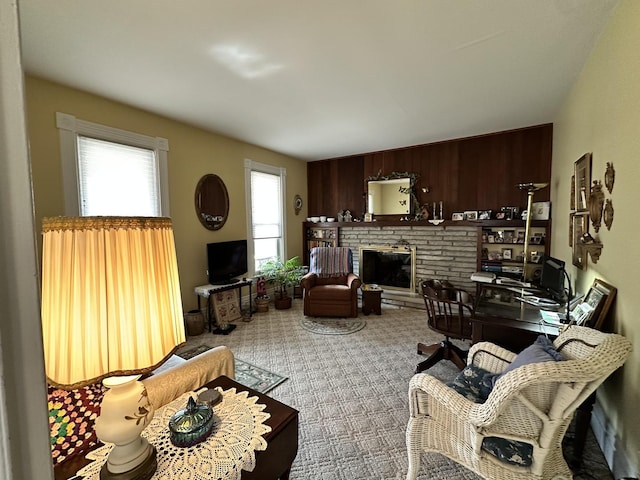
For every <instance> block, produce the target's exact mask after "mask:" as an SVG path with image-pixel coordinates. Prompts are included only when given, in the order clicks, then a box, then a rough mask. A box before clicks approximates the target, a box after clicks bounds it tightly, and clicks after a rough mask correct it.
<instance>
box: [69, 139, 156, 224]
mask: <svg viewBox="0 0 640 480" xmlns="http://www.w3.org/2000/svg"><path fill="white" fill-rule="evenodd" d="M78 182H79V185H78V187H79V192H80V214H81V215H83V216H96V215H122V216H147V217H154V216H160V215H161V210H162V209H161V204H160V193H159V191H160V180H159V172H158V162H157V161H156V157H155V152H154V150H152V149H146V148H139V147H133V146H130V145H125V144H121V143H115V142H109V141H105V140H98V139H96V138H91V137H86V136H82V135H78Z"/></svg>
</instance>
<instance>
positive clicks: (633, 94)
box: [0, 1, 640, 478]
mask: <svg viewBox="0 0 640 480" xmlns="http://www.w3.org/2000/svg"><path fill="white" fill-rule="evenodd" d="M8 3H10V2H8ZM3 8H5V6H3ZM3 13H4V12H3ZM638 22H640V7H639V6H638V5H637V4H636V3H635V2H633V1H623V2H620V3H619V4H618V5H617V7H616V8H615V9H614V11H613V14H612V16H611V18H610V19H609V21H608V23H607V25H606V27H605V28H604V30H603V31H602V32H601V34H600V36H599V38H598V40H597V43H596V44H595V45H594V47H593V49H592V51H591V54H590V56H589V58H588V61H587V62H586V63H585V65H584V67H583V68H582V70H581V71H580V72H576V80H575V82H574V84H573V87H572V88H571V90H570V92H569V94H568V95H566V96H565V97H564V98H562V99H560V100H559V103H558V110H557V114H556V115H555V116H554V118H553V119H552V121H553V129H554V133H553V140H554V142H553V163H552V171H551V179H550V186H549V189H550V199H551V202H552V205H553V212H552V219H553V228H552V236H551V250H552V252H554V255H555V256H557V257H559V258H563V259H565V260H567V262H568V263H569V264H570V263H571V262H570V259H571V256H572V252H571V247H570V246H569V244H568V242H567V238H568V232H569V215H568V212H569V205H570V201H569V197H570V191H571V189H570V185H571V183H570V182H571V177H572V175H573V168H574V162H575V161H576V160H578V159H579V158H580V157H581V156H582V155H583V154H584V153H585V152H592V153H593V165H592V172H593V173H592V175H593V178H594V179H603V177H604V172H605V168H606V163H607V162H613V164H614V165H615V169H616V172H617V174H618V176H617V180H616V184H615V190H614V191H613V194H612V198H613V200H614V206H615V208H616V209H617V210H618V213H617V215H616V218H618V221H616V222H614V223H613V225H612V228H611V229H610V230H608V229H605V228H603V229H601V230H600V232H599V235H598V238H599V240H600V241H601V242H602V243H603V245H604V249H603V251H602V255H601V258H600V260H599V261H598V263H597V264H595V263H592V262H590V263H589V264H588V267H587V269H585V270H580V269H578V268H572V269H571V270H570V271H569V274H570V276H571V278H572V281H573V283H574V288H575V290H576V291H579V292H586V290H587V289H588V287H589V286H590V285H591V283H592V282H593V280H594V279H595V278H601V279H604V280H605V281H607V282H609V283H611V284H612V285H615V286H616V287H617V288H618V297H617V301H616V304H615V306H614V309H613V312H612V315H611V316H610V319H609V322H608V325H607V326H606V327H607V329H609V330H611V331H615V332H618V333H621V334H623V335H625V336H627V337H628V338H629V339H631V340H632V341H634V340H635V338H636V337H637V336H638V332H640V329H639V328H638V327H637V326H636V322H635V315H634V314H635V313H636V312H638V311H640V299H639V298H638V296H637V294H636V291H635V290H636V289H635V287H636V285H637V279H636V273H635V272H634V269H635V268H637V267H638V266H639V265H640V254H639V253H638V251H637V250H633V249H630V248H629V245H630V242H631V241H633V238H634V235H635V234H636V232H637V228H636V227H634V226H633V223H632V221H630V220H628V219H629V218H634V217H633V216H631V215H627V213H626V212H627V211H628V210H630V209H632V208H634V206H635V205H637V204H638V198H639V195H638V191H637V188H635V186H636V185H638V184H639V180H640V168H639V167H638V163H637V161H636V159H637V158H638V155H639V154H640V140H639V139H638V135H637V132H636V130H637V128H636V125H638V123H639V120H640V118H638V117H639V115H640V114H639V113H638V112H640V109H639V108H638V105H637V98H640V87H638V82H637V78H638V75H639V72H640V64H639V63H638V61H637V56H636V55H635V52H634V50H633V46H634V45H637V44H639V43H640V38H639V35H640V34H639V33H638V32H637V30H636V29H635V25H637V24H638ZM3 35H4V33H3ZM3 43H4V42H3ZM10 44H11V42H10ZM13 44H14V45H15V40H14V42H13ZM3 48H5V47H4V46H3ZM2 67H3V75H4V72H5V71H7V70H5V69H4V67H5V65H4V64H3V65H2ZM20 75H21V73H20V72H18V73H17V74H16V75H15V76H13V77H10V78H9V80H4V79H3V80H2V82H3V91H6V92H12V93H13V92H15V88H16V87H15V84H16V83H20V81H19V78H20ZM11 79H13V81H14V83H9V84H5V82H7V81H10V80H11ZM16 79H18V80H17V81H16ZM24 85H25V86H24V93H25V101H26V104H25V106H24V114H25V118H26V120H25V122H26V125H27V127H26V130H25V131H24V135H23V136H22V138H23V140H24V139H25V137H28V141H29V150H30V151H29V157H26V156H25V154H24V153H18V154H16V151H17V152H20V147H17V148H16V150H11V149H10V146H11V142H15V141H17V140H16V139H18V140H19V139H20V134H18V135H16V134H15V133H14V131H13V130H12V129H9V128H7V129H6V130H5V131H4V132H3V137H2V139H3V140H6V141H4V142H0V143H4V144H5V147H3V148H5V149H8V150H6V152H7V155H6V156H5V155H4V154H3V158H10V159H11V160H9V162H10V163H12V162H21V163H20V164H21V165H22V166H23V167H26V166H30V169H31V174H32V188H33V189H32V190H31V180H27V181H26V182H25V180H24V177H22V175H23V173H14V172H13V170H9V169H8V170H7V173H8V174H7V175H4V173H5V172H4V170H3V175H1V177H2V180H0V186H1V187H2V188H1V189H0V190H2V191H3V192H9V195H10V198H9V199H7V198H6V196H5V197H3V210H2V212H3V213H2V214H1V215H2V216H1V217H0V220H2V223H3V225H6V226H7V228H8V230H13V231H15V232H16V235H19V236H18V237H17V240H18V241H17V242H16V241H14V242H13V243H20V242H24V243H25V244H26V245H28V244H29V242H33V238H39V231H40V222H41V219H42V218H43V217H45V216H54V215H60V214H62V213H63V212H64V196H63V194H62V191H63V188H62V174H61V168H60V160H59V155H60V154H59V144H58V131H57V128H56V125H55V113H56V112H65V113H70V114H73V115H75V116H76V117H78V118H82V119H85V120H91V121H94V122H96V123H102V124H107V125H113V126H117V127H118V128H122V129H127V130H132V131H136V132H139V133H143V134H147V135H151V136H160V137H164V138H168V139H169V140H170V155H171V162H175V163H171V164H170V166H169V178H170V180H169V181H170V201H171V216H172V217H173V220H174V228H175V237H176V243H177V248H178V259H179V267H180V275H181V282H182V297H183V302H184V307H185V310H188V309H191V308H193V307H194V305H195V302H196V298H195V295H194V293H193V287H194V286H196V285H200V284H202V283H206V282H205V281H206V276H205V271H204V270H205V267H204V265H205V263H206V251H205V245H206V243H208V242H209V241H212V240H215V241H224V240H233V239H237V238H240V237H243V236H244V235H245V232H246V217H245V194H244V171H243V168H244V167H243V164H242V161H243V160H244V159H246V158H249V159H252V160H254V161H258V162H262V163H266V164H271V165H276V166H280V167H284V168H286V169H287V202H286V208H287V212H286V215H287V232H286V237H287V253H288V256H293V255H299V254H301V252H302V235H301V222H302V221H303V220H304V218H305V217H306V216H307V210H306V205H304V206H303V209H302V211H301V212H300V213H299V215H296V214H295V211H294V210H295V209H294V204H293V198H294V196H295V195H296V194H299V195H300V196H301V197H302V198H303V199H305V200H306V199H307V198H308V192H307V164H306V162H304V161H302V160H299V159H297V158H293V157H291V156H288V155H284V154H280V153H276V152H274V151H271V150H269V149H266V148H261V147H258V146H255V145H252V144H249V143H245V142H242V141H239V140H234V139H231V138H229V137H226V136H223V135H219V134H216V133H213V132H210V131H207V130H204V129H201V128H195V127H192V126H190V125H188V124H185V123H182V122H180V121H177V120H173V119H170V118H167V117H163V116H160V115H157V114H152V113H150V112H148V111H143V110H140V109H136V108H134V107H131V106H129V105H126V104H123V103H119V102H116V101H113V100H110V99H107V98H104V97H100V96H97V95H94V94H91V93H89V92H87V91H82V90H77V89H74V88H72V87H69V86H65V85H61V84H58V83H55V82H52V81H50V80H47V79H45V78H42V77H39V76H34V75H30V74H27V76H26V78H25V84H24ZM5 87H6V88H5ZM9 87H11V88H9ZM17 96H18V97H20V95H17ZM4 105H5V103H4V102H3V110H4V109H5V107H4ZM6 108H7V112H8V115H5V116H6V117H7V118H13V119H16V120H18V119H19V118H20V115H22V114H21V113H20V112H21V110H22V109H21V108H17V110H15V111H14V110H13V109H9V108H10V107H6ZM16 112H18V113H16ZM16 115H17V116H16ZM18 123H19V122H18ZM541 123H542V122H541ZM12 128H15V127H12ZM485 133H493V132H485ZM3 153H4V152H3ZM3 162H4V160H3ZM12 164H13V163H12ZM13 165H15V164H13ZM3 168H5V167H3ZM7 168H8V167H7ZM207 173H216V174H217V175H219V176H220V177H221V178H222V179H223V180H224V182H225V184H226V186H227V189H228V191H229V197H230V198H229V199H230V215H229V219H228V220H227V223H226V224H225V227H224V228H223V229H222V230H220V231H219V232H215V233H214V234H212V233H211V232H209V231H206V230H205V229H203V228H202V226H201V225H200V223H199V222H198V220H197V218H196V216H195V214H194V210H193V192H194V189H195V186H196V184H197V181H198V179H199V178H200V177H201V176H202V175H205V174H207ZM523 180H524V181H527V180H530V179H523ZM21 189H24V190H22V191H21ZM16 192H17V193H16ZM25 192H29V194H28V195H25ZM31 192H32V195H33V211H32V208H31V206H30V205H29V202H30V200H29V198H30V193H31ZM14 195H15V197H14ZM14 198H16V199H19V201H14ZM5 201H6V202H5ZM16 203H17V204H18V205H16ZM306 203H307V202H305V204H306ZM5 204H6V205H7V209H8V210H5ZM331 213H334V212H331ZM25 218H27V219H31V218H32V219H33V224H34V225H33V226H31V227H30V229H31V231H29V230H27V231H26V232H25V231H24V228H25V226H24V223H25ZM26 223H31V222H29V221H27V222H26ZM3 235H4V234H3ZM32 245H33V243H32ZM37 245H39V241H38V243H37ZM34 249H35V250H36V251H39V249H38V247H37V246H35V245H34ZM25 255H26V256H29V255H30V254H29V253H28V250H27V253H26V254H25V251H24V250H23V249H22V247H18V246H15V247H12V246H11V245H9V243H8V244H7V246H6V247H3V250H2V260H3V262H2V263H3V265H5V264H6V265H9V268H8V269H7V271H6V272H4V274H5V277H3V283H2V285H3V288H2V290H3V291H4V293H3V295H6V296H3V298H2V300H3V302H2V303H3V306H2V307H1V308H2V316H3V318H5V319H11V320H10V321H8V322H6V324H5V322H4V321H3V324H5V325H3V326H2V340H3V341H2V345H3V350H2V358H3V364H4V367H3V368H4V370H5V373H6V379H7V380H6V381H7V385H8V386H7V391H5V393H4V397H5V398H6V400H5V401H4V404H6V405H7V406H8V407H9V408H8V411H9V412H13V411H17V408H18V405H19V404H20V402H21V400H19V398H28V399H29V400H28V402H29V405H30V406H31V409H36V410H37V409H39V408H40V405H41V403H42V402H43V394H42V392H41V391H40V389H39V387H37V388H36V387H33V386H31V387H28V386H25V385H24V383H26V382H23V381H22V378H26V377H28V376H32V377H33V376H36V377H39V376H42V365H33V366H30V364H32V363H37V362H34V359H33V358H32V357H33V355H32V353H31V352H33V351H37V349H38V348H39V346H38V343H37V336H36V337H35V339H34V337H33V336H32V335H30V332H32V331H33V330H34V329H35V328H38V325H39V319H38V318H37V316H38V311H39V310H38V306H37V305H34V304H36V303H37V302H36V299H37V295H35V294H34V292H35V291H37V288H38V284H37V282H35V277H36V276H37V275H35V276H34V275H33V272H36V271H37V268H35V269H34V265H37V260H36V258H35V255H30V256H31V257H33V258H31V259H30V260H26V261H27V262H28V263H27V265H26V267H25V265H24V264H21V263H18V264H17V265H15V266H13V265H14V259H19V261H20V262H23V261H25V259H24V257H25ZM25 272H26V273H27V274H28V273H29V272H32V274H31V275H27V276H28V277H29V276H30V277H31V279H30V280H29V279H26V280H25V281H26V282H27V284H29V282H30V286H29V287H26V288H25V286H24V284H23V283H22V280H23V278H24V277H23V276H24V274H25ZM10 365H18V366H19V367H16V368H15V369H12V370H15V371H13V372H12V373H10V374H9V373H7V370H9V367H8V366H10ZM638 366H640V353H638V351H637V350H636V351H635V352H633V353H632V357H631V358H630V359H629V360H628V361H627V364H626V365H625V367H623V369H621V370H620V371H619V372H617V373H616V374H615V375H614V376H613V377H612V378H611V379H610V380H609V381H608V382H606V384H605V385H603V387H602V388H601V389H600V390H599V392H598V403H597V407H596V408H597V410H596V414H595V415H594V417H595V418H597V419H598V421H600V422H602V425H601V427H602V428H601V430H602V431H603V432H606V436H605V437H606V438H604V439H603V440H604V444H603V450H604V452H605V455H606V456H607V459H608V460H609V462H610V464H612V465H613V466H614V467H615V468H614V471H617V472H619V473H618V475H619V476H622V475H629V476H637V475H638V465H639V461H638V458H637V455H638V451H639V449H640V426H639V425H638V424H637V422H634V419H635V408H636V405H637V404H638V400H639V397H640V382H639V381H638V380H637V378H638V375H637V369H638ZM40 387H41V386H40ZM29 388H32V389H34V390H31V391H30V390H28V389H29ZM25 389H27V390H25ZM34 391H35V394H34ZM26 392H28V393H29V394H27V395H25V393H26ZM21 394H22V395H21ZM401 394H402V395H404V394H405V392H401ZM34 395H35V396H34ZM38 421H40V422H41V424H37V422H38ZM33 422H35V423H34V425H33V426H30V428H29V429H27V432H31V433H33V432H35V431H37V432H42V431H43V430H44V428H45V427H46V419H45V418H44V416H43V417H41V418H39V419H38V417H37V416H36V417H34V419H33ZM8 425H10V426H11V423H9V424H8ZM11 430H12V431H15V429H14V428H11ZM18 444H19V445H20V447H16V449H18V448H19V450H21V451H22V452H35V453H34V455H33V456H30V457H22V456H21V454H20V453H18V452H17V451H16V452H15V453H13V450H12V457H13V461H14V463H17V464H19V463H21V462H20V459H23V460H24V459H26V458H30V460H29V461H25V462H24V463H25V464H29V463H34V464H35V463H38V462H34V461H33V458H38V459H44V458H46V455H47V454H48V445H47V444H46V438H43V439H42V440H40V441H39V440H36V439H34V438H33V435H25V436H24V437H23V436H20V437H19V439H18V440H17V441H16V445H18ZM40 463H44V462H40ZM24 468H25V469H27V470H25V472H26V471H33V470H29V468H33V469H37V468H38V466H37V465H33V466H32V467H28V466H26V465H25V466H24ZM40 468H41V467H40ZM45 470H46V469H45ZM47 475H48V473H46V472H45V473H44V474H42V475H36V474H33V475H29V474H26V473H25V474H24V475H20V474H17V475H14V476H13V477H12V476H11V475H7V476H6V478H47Z"/></svg>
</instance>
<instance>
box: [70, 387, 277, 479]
mask: <svg viewBox="0 0 640 480" xmlns="http://www.w3.org/2000/svg"><path fill="white" fill-rule="evenodd" d="M216 390H218V391H219V392H221V393H222V402H220V403H218V404H217V405H215V406H214V408H213V413H214V415H215V417H216V418H215V423H214V427H213V432H212V433H211V435H209V437H208V438H207V439H206V440H205V441H204V442H202V443H199V444H198V445H194V446H193V447H187V448H180V447H175V446H174V445H173V444H172V443H171V440H170V438H169V419H170V418H171V416H172V415H173V414H174V413H176V412H177V411H178V410H180V409H182V408H185V406H186V405H187V400H188V399H189V396H190V395H193V396H194V397H196V396H197V394H196V393H194V392H189V393H185V394H183V395H181V396H180V397H178V398H177V399H175V400H174V401H173V402H171V403H168V404H167V405H165V406H164V407H162V408H160V409H159V410H158V411H156V412H155V415H154V417H153V420H152V421H151V423H150V424H149V425H148V426H147V428H145V429H144V431H143V432H142V436H143V437H145V438H146V439H147V440H149V443H151V444H152V445H154V446H155V447H156V449H157V451H158V457H157V458H158V470H157V471H156V473H155V475H154V476H153V480H174V479H180V480H209V479H211V478H224V479H230V480H240V475H241V473H242V470H247V471H249V472H251V471H253V469H254V468H255V465H256V456H255V450H265V449H266V448H267V442H266V441H265V440H264V438H263V437H262V435H264V434H265V433H268V432H270V431H271V427H269V426H268V425H264V422H265V420H267V419H268V418H269V417H270V416H271V415H270V414H268V413H265V412H263V410H264V409H265V405H263V404H260V403H256V402H257V401H258V397H249V392H246V391H242V392H236V389H235V388H231V389H229V390H225V391H223V390H222V389H221V388H219V387H217V388H216ZM112 447H113V445H112V444H105V445H104V446H102V447H100V448H98V449H96V450H94V451H93V452H91V453H89V454H88V455H87V458H89V459H90V460H94V462H92V463H90V464H89V465H87V466H86V467H84V468H82V469H81V470H80V471H78V475H82V476H83V477H84V478H85V479H95V480H98V479H99V478H100V469H101V468H102V465H103V464H104V462H105V461H106V458H107V455H108V454H109V452H110V451H111V448H112Z"/></svg>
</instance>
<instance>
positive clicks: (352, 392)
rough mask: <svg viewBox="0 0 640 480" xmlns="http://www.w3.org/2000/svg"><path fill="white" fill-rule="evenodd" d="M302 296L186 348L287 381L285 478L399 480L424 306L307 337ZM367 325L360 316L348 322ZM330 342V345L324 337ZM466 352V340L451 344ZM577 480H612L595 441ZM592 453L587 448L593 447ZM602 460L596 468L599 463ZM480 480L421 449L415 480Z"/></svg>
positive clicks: (446, 368)
mask: <svg viewBox="0 0 640 480" xmlns="http://www.w3.org/2000/svg"><path fill="white" fill-rule="evenodd" d="M302 317H304V314H303V305H302V300H294V302H293V306H292V308H291V309H289V310H276V309H273V308H271V309H269V311H268V312H265V313H263V314H260V315H255V316H254V317H253V318H254V320H253V321H252V322H250V323H244V322H241V323H240V322H239V323H238V328H236V329H235V330H234V331H233V333H232V334H231V335H225V336H221V335H213V334H212V333H209V332H205V333H203V334H202V335H199V336H197V337H190V338H189V339H188V342H187V346H186V348H188V349H191V348H193V347H195V346H197V345H202V344H208V345H226V346H228V347H229V348H230V349H231V351H232V352H233V354H234V355H235V356H236V357H240V358H242V359H245V360H247V361H249V362H251V363H253V364H255V365H261V366H264V367H266V368H268V369H269V370H271V371H274V372H279V373H281V374H283V375H286V376H287V377H288V378H289V379H288V380H287V381H286V382H284V383H282V384H281V385H280V386H279V387H278V388H276V389H274V390H272V391H271V392H270V393H269V396H270V397H272V398H274V399H275V400H278V401H280V402H282V403H285V404H287V405H290V406H292V407H293V408H295V409H296V410H299V411H300V424H299V434H298V439H299V447H298V454H297V456H296V459H295V461H294V462H293V466H292V468H291V474H290V475H289V478H290V480H309V479H320V478H321V479H323V480H372V479H373V480H383V479H384V480H403V479H404V478H405V477H406V474H407V449H406V439H405V431H406V428H407V419H408V416H409V396H408V395H407V391H408V386H409V381H410V380H411V377H412V376H413V372H414V370H415V368H416V365H417V363H418V362H420V361H421V360H424V357H423V356H420V355H417V354H416V344H417V342H418V341H421V342H423V343H426V344H431V343H435V342H439V341H440V340H442V336H441V335H440V334H438V333H436V332H434V331H433V330H430V329H429V327H428V326H427V322H426V317H425V312H424V309H422V310H420V309H411V308H406V309H399V308H392V307H386V306H384V305H383V307H382V315H380V316H378V315H370V316H368V317H366V322H367V327H366V328H363V329H362V330H360V331H358V332H356V333H353V334H351V335H334V336H330V337H327V336H324V335H313V334H310V333H309V331H307V330H306V329H304V328H303V327H302V323H301V321H300V319H301V318H302ZM359 319H360V320H365V318H364V315H362V314H360V317H359V318H355V319H353V320H359ZM327 340H328V341H327ZM454 343H456V344H457V345H458V346H460V347H462V348H465V349H466V348H468V347H469V346H468V344H466V343H465V342H457V341H454ZM429 373H430V374H431V375H434V376H435V377H436V378H438V379H440V380H442V381H449V380H451V379H452V378H454V377H455V375H457V374H458V373H459V371H458V369H457V368H456V367H455V365H453V363H452V362H446V361H442V362H438V364H437V365H436V366H434V367H433V368H431V369H429ZM588 438H589V439H590V440H589V441H588V442H587V448H586V451H585V455H584V461H583V464H584V465H583V467H582V468H581V470H580V471H578V472H574V479H575V480H593V479H594V478H597V479H599V480H613V477H612V476H611V475H610V474H609V473H608V471H607V468H606V463H605V461H604V457H603V455H602V453H601V452H600V451H599V450H598V447H597V444H595V440H593V435H592V434H591V433H590V435H589V437H588ZM592 443H593V444H594V447H591V446H590V445H591V444H592ZM600 464H602V465H600ZM442 479H447V480H448V479H451V480H480V477H479V476H478V475H476V474H475V473H474V472H472V471H470V470H467V469H466V468H464V467H462V466H460V465H458V464H456V463H455V462H453V461H451V460H449V459H447V458H446V457H444V456H443V455H438V454H435V453H425V454H424V455H423V463H422V467H421V469H420V472H419V473H418V480H442Z"/></svg>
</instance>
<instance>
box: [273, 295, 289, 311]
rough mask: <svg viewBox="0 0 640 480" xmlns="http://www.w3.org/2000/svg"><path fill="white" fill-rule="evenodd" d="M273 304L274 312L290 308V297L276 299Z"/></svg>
mask: <svg viewBox="0 0 640 480" xmlns="http://www.w3.org/2000/svg"><path fill="white" fill-rule="evenodd" d="M273 303H274V304H275V306H276V310H286V309H287V308H291V297H284V298H276V299H275V300H274V301H273Z"/></svg>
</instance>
